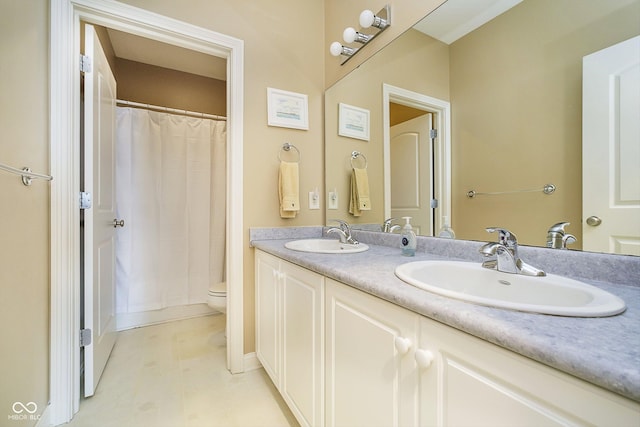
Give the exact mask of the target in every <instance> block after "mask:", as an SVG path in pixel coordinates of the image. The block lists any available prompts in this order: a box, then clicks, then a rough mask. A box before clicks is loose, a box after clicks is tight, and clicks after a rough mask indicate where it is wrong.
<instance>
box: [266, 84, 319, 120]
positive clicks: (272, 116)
mask: <svg viewBox="0 0 640 427" xmlns="http://www.w3.org/2000/svg"><path fill="white" fill-rule="evenodd" d="M267 103H268V104H267V113H268V121H267V124H268V125H269V126H278V127H285V128H292V129H302V130H309V101H308V97H307V95H305V94H302V93H295V92H289V91H286V90H281V89H274V88H270V87H268V88H267Z"/></svg>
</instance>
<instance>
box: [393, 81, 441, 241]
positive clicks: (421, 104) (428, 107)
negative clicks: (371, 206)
mask: <svg viewBox="0 0 640 427" xmlns="http://www.w3.org/2000/svg"><path fill="white" fill-rule="evenodd" d="M389 102H395V103H396V104H401V105H406V106H408V107H412V108H415V109H418V110H422V111H426V112H429V113H432V114H433V115H434V116H435V117H434V120H433V124H434V127H435V128H436V129H437V131H438V136H437V137H436V141H438V142H439V143H436V146H435V149H434V161H435V166H436V170H435V171H434V175H433V179H434V181H435V182H434V187H433V188H434V197H437V199H438V209H439V212H438V214H437V215H434V218H435V224H434V230H433V231H434V234H436V233H437V232H438V230H440V229H441V228H442V227H443V225H444V223H443V221H442V218H443V217H445V216H447V217H449V224H451V221H452V218H451V103H449V102H448V101H443V100H441V99H437V98H433V97H431V96H427V95H424V94H421V93H418V92H413V91H411V90H407V89H403V88H400V87H397V86H393V85H390V84H387V83H383V84H382V127H383V153H384V154H383V158H384V165H383V169H384V217H385V218H389V217H391V128H390V124H391V120H390V113H389Z"/></svg>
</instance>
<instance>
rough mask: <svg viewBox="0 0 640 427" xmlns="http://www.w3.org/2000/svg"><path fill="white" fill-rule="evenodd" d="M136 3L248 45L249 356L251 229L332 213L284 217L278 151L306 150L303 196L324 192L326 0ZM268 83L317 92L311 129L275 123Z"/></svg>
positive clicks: (249, 327) (250, 331) (248, 344)
mask: <svg viewBox="0 0 640 427" xmlns="http://www.w3.org/2000/svg"><path fill="white" fill-rule="evenodd" d="M125 3H129V4H131V5H133V6H137V7H141V8H143V9H148V10H151V11H153V12H156V13H159V14H162V15H166V16H170V17H172V18H175V19H179V20H181V21H185V22H189V23H191V24H194V25H198V26H200V27H204V28H208V29H211V30H214V31H217V32H220V33H223V34H227V35H230V36H233V37H237V38H239V39H243V40H244V42H245V56H244V60H245V79H244V85H245V87H244V89H245V104H244V123H245V124H244V158H245V160H244V180H245V182H244V194H242V195H240V194H238V195H236V196H237V197H244V223H245V228H246V233H245V242H244V243H245V248H246V249H245V253H244V257H245V268H244V287H245V292H244V299H245V307H244V321H245V345H244V348H245V353H249V352H252V351H254V349H255V346H254V341H255V335H254V323H255V321H254V317H253V313H254V283H253V249H251V248H249V240H248V237H249V234H248V233H249V230H248V229H249V227H257V226H292V225H317V224H321V223H322V222H323V217H324V215H323V214H324V210H322V209H321V210H308V209H307V204H306V203H305V202H306V198H304V197H302V200H303V202H302V209H301V211H300V213H299V215H298V216H297V218H295V219H289V220H285V219H281V218H280V217H279V214H278V193H277V177H278V175H277V170H278V151H279V149H280V147H281V146H282V144H283V143H285V142H290V143H292V144H294V145H295V146H296V147H298V149H299V150H300V152H301V154H302V160H301V163H300V194H301V195H302V196H304V195H305V194H307V193H308V192H309V191H312V190H314V189H315V188H316V187H317V188H318V189H319V190H320V191H323V188H324V187H323V181H324V178H323V176H324V162H323V161H322V159H323V157H324V150H323V122H322V119H323V113H322V105H323V103H322V99H323V90H324V74H323V70H324V63H323V56H322V53H321V52H322V50H323V41H324V39H323V35H324V23H323V20H322V17H323V16H324V2H323V0H310V1H305V2H300V1H297V0H279V1H276V2H273V1H270V2H257V1H233V2H230V1H225V0H213V1H207V2H197V7H188V6H186V5H185V2H175V1H172V0H161V1H159V0H127V1H125ZM267 87H273V88H278V89H284V90H288V91H292V92H299V93H304V94H307V95H308V96H309V118H310V122H309V130H308V131H301V130H294V129H285V128H277V127H269V126H267V108H266V106H267Z"/></svg>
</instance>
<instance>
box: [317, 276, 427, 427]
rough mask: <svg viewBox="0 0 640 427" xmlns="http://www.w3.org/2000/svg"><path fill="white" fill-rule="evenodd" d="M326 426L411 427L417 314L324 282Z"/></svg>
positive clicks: (341, 286)
mask: <svg viewBox="0 0 640 427" xmlns="http://www.w3.org/2000/svg"><path fill="white" fill-rule="evenodd" d="M325 292H326V307H325V317H326V343H325V346H326V383H325V387H326V400H325V404H326V425H327V426H350V427H352V426H367V427H373V426H381V427H391V426H403V427H404V426H412V425H417V419H416V408H417V407H416V398H417V395H416V386H417V375H416V368H415V361H414V358H413V357H412V353H413V351H412V347H413V343H414V342H415V331H416V330H417V322H418V316H417V315H415V314H413V313H411V312H409V311H407V310H404V309H402V308H400V307H398V306H395V305H393V304H391V303H388V302H386V301H383V300H381V299H378V298H376V297H373V296H370V295H367V294H365V293H363V292H360V291H358V290H356V289H353V288H351V287H349V286H346V285H343V284H341V283H338V282H335V281H333V280H329V279H327V280H326V289H325Z"/></svg>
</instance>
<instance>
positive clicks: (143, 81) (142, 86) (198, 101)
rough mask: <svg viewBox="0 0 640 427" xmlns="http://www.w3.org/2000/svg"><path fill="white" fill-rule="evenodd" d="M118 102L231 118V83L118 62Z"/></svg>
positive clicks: (136, 63)
mask: <svg viewBox="0 0 640 427" xmlns="http://www.w3.org/2000/svg"><path fill="white" fill-rule="evenodd" d="M115 65H116V66H115V69H114V74H115V77H116V81H117V83H118V99H122V100H125V101H134V102H141V103H144V104H152V105H160V106H163V107H171V108H177V109H181V110H188V111H196V112H199V113H207V114H216V115H219V116H226V115H227V104H226V99H227V98H226V96H227V95H226V92H227V91H226V89H227V83H226V82H224V81H222V80H217V79H212V78H208V77H203V76H198V75H195V74H190V73H183V72H180V71H175V70H169V69H167V68H162V67H156V66H154V65H149V64H142V63H140V62H135V61H129V60H126V59H122V58H117V59H116V61H115Z"/></svg>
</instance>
